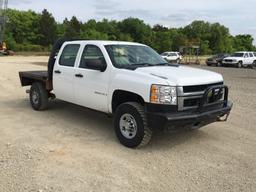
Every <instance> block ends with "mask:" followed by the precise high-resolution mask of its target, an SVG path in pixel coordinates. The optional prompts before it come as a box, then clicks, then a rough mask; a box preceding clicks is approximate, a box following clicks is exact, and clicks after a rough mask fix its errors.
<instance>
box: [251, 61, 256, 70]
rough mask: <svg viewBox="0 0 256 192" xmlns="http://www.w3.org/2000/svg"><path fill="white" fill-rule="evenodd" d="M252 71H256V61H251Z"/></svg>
mask: <svg viewBox="0 0 256 192" xmlns="http://www.w3.org/2000/svg"><path fill="white" fill-rule="evenodd" d="M252 69H256V61H253V63H252Z"/></svg>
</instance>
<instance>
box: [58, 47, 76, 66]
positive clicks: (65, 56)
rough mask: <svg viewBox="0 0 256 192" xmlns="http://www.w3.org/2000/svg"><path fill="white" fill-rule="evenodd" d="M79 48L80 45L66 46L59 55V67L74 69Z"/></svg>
mask: <svg viewBox="0 0 256 192" xmlns="http://www.w3.org/2000/svg"><path fill="white" fill-rule="evenodd" d="M79 48H80V44H68V45H66V46H65V47H64V49H63V51H62V53H61V56H60V59H59V65H61V66H66V67H74V66H75V62H76V57H77V54H78V51H79Z"/></svg>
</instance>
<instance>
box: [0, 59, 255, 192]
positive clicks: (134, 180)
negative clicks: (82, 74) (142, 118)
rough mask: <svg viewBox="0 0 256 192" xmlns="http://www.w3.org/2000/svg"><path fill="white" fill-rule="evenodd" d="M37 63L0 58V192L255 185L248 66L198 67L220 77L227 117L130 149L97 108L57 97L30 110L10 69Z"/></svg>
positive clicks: (242, 187)
mask: <svg viewBox="0 0 256 192" xmlns="http://www.w3.org/2000/svg"><path fill="white" fill-rule="evenodd" d="M45 61H47V57H17V56H16V57H1V58H0V67H1V70H0V90H1V92H0V191H1V192H19V191H20V192H27V191H29V192H30V191H31V192H32V191H35V192H47V191H50V192H62V191H67V192H73V191H79V192H80V191H101V192H103V191H117V192H120V191H129V192H130V191H140V192H144V191H145V192H150V191H152V192H155V191H166V192H167V191H168V192H169V191H178V192H184V191H195V192H200V191H203V192H205V191H207V192H210V191H213V192H216V191H220V192H222V191H232V192H236V191H245V192H250V191H251V192H254V191H255V190H256V179H255V178H256V126H255V125H256V110H255V109H256V70H252V69H236V68H214V67H212V68H211V67H201V68H206V69H208V70H213V71H217V72H220V73H222V74H223V75H224V78H225V80H226V84H227V85H229V87H230V98H231V100H232V101H233V102H234V109H233V111H232V114H231V116H230V119H229V121H228V122H225V123H214V124H211V125H208V126H206V127H205V128H203V129H200V130H197V131H193V132H180V133H166V132H164V133H156V135H154V137H153V139H152V142H151V143H150V144H149V145H148V146H146V147H145V148H142V149H139V150H131V149H127V148H125V147H123V146H121V145H120V144H119V143H118V141H117V139H116V137H115V135H114V131H113V129H112V119H110V118H108V117H107V116H106V115H104V114H101V113H98V112H93V111H90V110H87V109H85V108H82V107H79V106H75V105H72V104H69V103H65V102H62V101H54V102H52V103H51V106H50V109H49V110H48V111H44V112H35V111H33V110H32V109H31V107H30V104H29V100H28V96H27V95H26V94H25V89H24V88H21V87H20V84H19V79H18V71H22V70H40V69H45V67H44V66H40V65H42V64H43V63H44V62H45ZM35 64H36V65H35Z"/></svg>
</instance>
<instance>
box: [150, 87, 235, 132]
mask: <svg viewBox="0 0 256 192" xmlns="http://www.w3.org/2000/svg"><path fill="white" fill-rule="evenodd" d="M228 95H229V89H228V87H227V86H225V85H215V86H211V87H209V88H207V89H206V90H205V92H204V94H203V97H202V98H201V99H200V102H199V106H198V108H197V109H196V110H193V111H180V112H179V111H176V112H164V113H161V112H152V111H150V112H149V111H146V113H147V118H148V124H149V126H150V127H152V128H160V129H162V128H168V129H169V128H171V129H172V128H181V127H190V128H200V127H202V126H204V125H207V124H210V123H213V122H217V121H227V119H228V116H229V114H230V111H231V109H232V106H233V103H232V102H230V101H228Z"/></svg>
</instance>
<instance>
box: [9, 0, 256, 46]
mask: <svg viewBox="0 0 256 192" xmlns="http://www.w3.org/2000/svg"><path fill="white" fill-rule="evenodd" d="M9 8H15V9H19V10H28V9H31V10H34V11H36V12H41V11H42V10H43V9H44V8H46V9H48V10H49V11H50V12H51V13H52V14H53V15H54V17H55V18H56V20H57V21H59V22H61V21H63V19H64V18H65V17H67V18H71V17H72V16H73V15H75V16H76V17H77V18H78V19H79V20H81V21H87V20H88V19H96V20H101V19H103V18H107V19H115V20H122V19H124V18H127V17H138V18H140V19H143V20H144V21H145V23H147V24H150V25H152V26H153V25H154V24H162V25H164V26H167V27H182V26H185V25H188V24H190V23H191V22H192V21H194V20H205V21H209V22H211V23H214V22H219V23H221V24H223V25H225V26H226V27H228V28H229V29H230V32H231V34H232V35H237V34H251V35H253V37H254V39H255V41H254V44H256V11H255V9H256V0H158V1H156V0H72V1H67V0H66V1H63V0H9Z"/></svg>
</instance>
